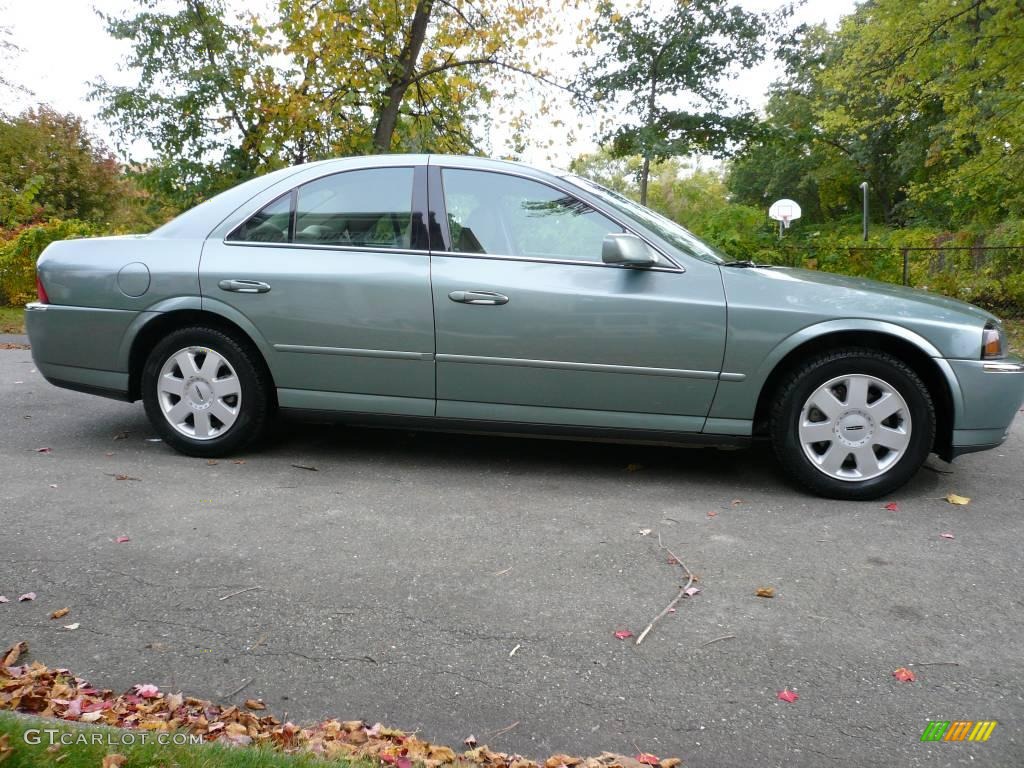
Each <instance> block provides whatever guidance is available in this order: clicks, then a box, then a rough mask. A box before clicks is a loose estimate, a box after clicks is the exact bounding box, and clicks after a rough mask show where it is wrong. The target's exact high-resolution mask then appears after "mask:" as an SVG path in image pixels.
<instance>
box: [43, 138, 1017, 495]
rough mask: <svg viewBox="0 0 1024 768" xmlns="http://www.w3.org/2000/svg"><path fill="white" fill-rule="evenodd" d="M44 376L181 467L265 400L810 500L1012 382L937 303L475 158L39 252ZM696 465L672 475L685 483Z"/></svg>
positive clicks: (216, 208)
mask: <svg viewBox="0 0 1024 768" xmlns="http://www.w3.org/2000/svg"><path fill="white" fill-rule="evenodd" d="M38 277H39V301H38V302H36V303H32V304H30V305H29V306H28V312H27V313H26V316H27V325H28V334H29V337H30V339H31V343H32V354H33V357H34V358H35V362H36V364H37V366H38V368H39V370H40V371H41V372H42V374H43V375H44V376H45V377H46V378H47V379H48V380H49V381H50V382H52V383H53V384H56V385H58V386H62V387H68V388H70V389H76V390H81V391H84V392H90V393H93V394H100V395H106V396H110V397H116V398H120V399H125V400H129V401H135V400H139V399H141V400H142V401H143V402H144V403H145V408H146V413H147V414H148V415H149V418H150V419H151V421H152V423H153V426H154V428H155V429H156V430H157V432H158V433H159V434H160V435H161V436H162V437H163V439H164V440H165V441H166V442H167V443H168V444H169V445H171V446H172V447H174V448H176V449H177V450H179V451H181V452H183V453H186V454H189V455H192V456H205V457H210V456H223V455H227V454H230V453H232V452H234V451H238V450H239V449H240V448H242V446H244V445H245V444H247V443H249V442H250V441H252V440H253V439H255V438H256V437H258V436H259V435H260V433H261V432H262V431H263V430H264V428H265V426H266V425H267V423H268V420H269V419H270V418H271V416H272V415H273V414H274V413H275V412H276V411H279V410H280V411H286V412H287V411H306V412H310V411H312V412H319V413H320V414H323V415H329V416H330V417H332V418H338V419H340V420H344V421H349V422H354V423H361V424H384V425H388V424H390V425H400V426H402V427H405V428H409V427H413V428H420V427H422V428H431V429H452V430H481V431H487V432H498V433H530V434H538V435H561V436H574V437H579V438H599V439H616V440H623V441H630V440H634V441H645V442H652V441H653V442H661V443H690V442H696V443H712V444H725V445H736V444H743V443H746V442H748V441H750V440H751V439H756V438H759V437H764V438H767V439H770V440H771V442H772V444H773V445H774V448H775V452H776V454H777V456H778V458H779V461H780V463H781V465H782V466H783V467H784V468H785V469H786V470H787V471H788V472H789V473H790V474H791V475H792V476H793V477H794V478H795V479H796V480H797V481H799V482H800V483H802V484H803V485H804V486H806V487H807V488H809V489H810V490H812V491H814V492H816V493H819V494H822V495H826V496H831V497H835V498H845V499H869V498H874V497H878V496H881V495H883V494H887V493H889V492H891V491H892V490H893V489H895V488H897V487H899V486H900V485H901V484H903V483H904V482H906V481H907V480H908V479H909V478H910V477H911V476H912V475H913V474H914V473H915V472H916V471H917V470H918V468H919V467H920V466H921V464H922V462H923V461H924V460H925V458H926V457H927V456H928V454H929V453H930V452H932V451H934V452H935V453H937V454H939V456H941V457H942V458H944V459H946V460H952V459H953V458H954V457H956V456H958V455H960V454H962V453H966V452H969V451H979V450H984V449H987V448H993V447H995V446H997V445H999V444H1000V443H1001V442H1002V441H1003V440H1004V439H1005V438H1006V435H1007V433H1008V430H1009V425H1010V423H1011V421H1012V420H1013V417H1014V415H1015V414H1016V412H1017V410H1018V408H1019V407H1020V405H1021V401H1022V399H1024V367H1022V365H1021V362H1020V361H1019V360H1017V359H1010V358H1008V357H1007V355H1006V342H1005V339H1004V336H1003V331H1002V328H1001V326H1000V323H999V321H998V320H997V319H996V318H995V317H993V316H992V315H990V314H989V313H987V312H985V311H983V310H981V309H978V308H976V307H973V306H970V305H968V304H964V303H962V302H959V301H955V300H953V299H949V298H944V297H942V296H935V295H932V294H929V293H924V292H921V291H915V290H910V289H905V288H900V287H896V286H892V285H884V284H881V283H874V282H869V281H866V280H856V279H850V278H844V277H838V276H835V275H831V274H824V273H820V272H810V271H803V270H797V269H785V268H778V267H771V268H769V267H764V266H760V265H754V264H751V263H749V262H737V261H729V260H728V259H727V258H725V257H723V256H721V255H720V254H719V253H717V252H716V251H715V250H714V249H713V248H711V247H710V246H708V245H706V244H704V243H702V242H701V241H700V240H698V239H697V238H696V237H694V236H693V235H692V234H690V233H689V232H687V231H686V230H685V229H683V228H682V227H680V226H678V225H677V224H675V223H673V222H671V221H669V220H667V219H665V218H663V217H661V216H659V215H657V214H655V213H653V212H652V211H649V210H647V209H646V208H643V207H641V206H639V205H637V204H635V203H633V202H631V201H629V200H627V199H625V198H623V197H621V196H619V195H618V194H616V193H614V192H611V191H609V190H607V189H604V188H602V187H600V186H598V185H597V184H594V183H593V182H590V181H587V180H585V179H582V178H578V177H576V176H572V175H556V174H551V173H546V172H542V171H539V170H534V169H531V168H528V167H525V166H522V165H517V164H513V163H506V162H498V161H492V160H484V159H480V158H470V157H442V156H436V155H432V156H426V155H394V156H377V157H363V158H350V159H342V160H330V161H325V162H320V163H312V164H309V165H303V166H298V167H294V168H288V169H285V170H281V171H277V172H275V173H271V174H269V175H267V176H264V177H262V178H259V179H255V180H253V181H249V182H246V183H244V184H241V185H240V186H238V187H235V188H234V189H231V190H229V191H227V192H225V193H223V194H221V195H218V196H217V197H215V198H213V199H211V200H209V201H207V202H205V203H203V204H202V205H199V206H197V207H196V208H194V209H192V210H190V211H188V212H187V213H185V214H183V215H181V216H179V217H178V218H177V219H175V220H174V221H172V222H170V223H169V224H166V225H165V226H163V227H160V228H159V229H157V230H156V231H155V232H153V233H151V234H149V235H145V236H136V237H109V238H97V239H89V240H74V241H64V242H58V243H54V244H53V245H51V246H50V247H49V248H47V249H46V252H45V253H43V255H42V256H41V257H40V258H39V263H38ZM680 471H685V470H682V469H681V470H680Z"/></svg>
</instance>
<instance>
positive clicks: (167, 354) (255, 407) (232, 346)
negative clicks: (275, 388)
mask: <svg viewBox="0 0 1024 768" xmlns="http://www.w3.org/2000/svg"><path fill="white" fill-rule="evenodd" d="M189 347H200V348H203V349H208V350H211V351H212V352H214V353H216V354H217V355H219V356H220V357H221V358H223V359H224V361H226V362H227V363H228V364H229V365H230V367H231V368H233V369H234V373H235V375H236V376H237V379H238V386H239V388H240V395H239V401H238V407H237V415H236V416H235V420H234V422H233V423H232V424H231V425H230V426H229V427H226V428H225V427H223V425H221V427H220V429H221V430H222V434H217V435H216V436H213V437H208V438H207V439H196V438H194V437H189V436H188V435H186V434H182V432H181V431H179V430H178V429H176V428H175V427H174V426H172V424H171V422H170V421H169V419H168V418H167V417H165V416H164V411H163V407H162V406H161V401H160V394H159V391H158V379H159V377H160V372H161V370H162V368H163V367H164V364H165V363H167V362H168V361H169V359H170V358H171V357H173V356H174V354H175V353H176V352H178V351H180V350H183V349H186V348H189ZM197 359H201V358H197ZM179 370H180V369H179ZM224 370H225V371H226V370H227V369H226V368H225V369H224ZM264 370H265V369H264V366H263V364H262V360H261V359H260V358H259V353H258V352H257V351H256V350H255V349H253V348H252V346H251V344H250V343H249V342H248V341H247V340H240V339H237V338H235V337H234V336H232V335H230V334H228V333H225V332H224V331H221V330H218V329H215V328H206V327H203V326H196V327H190V328H180V329H178V330H176V331H173V332H172V333H170V334H168V335H167V336H166V337H165V338H164V339H163V340H161V341H160V343H159V344H157V345H156V346H155V347H154V348H153V350H152V351H151V352H150V354H149V357H148V358H147V359H146V364H145V366H144V367H143V369H142V401H143V403H144V404H145V407H146V415H147V416H148V417H149V421H150V423H151V424H152V425H153V428H154V429H155V430H156V432H157V434H159V435H160V437H161V438H162V439H163V441H164V442H165V443H167V444H168V445H169V446H171V447H172V448H174V449H175V450H176V451H179V452H180V453H184V454H186V455H187V456H198V457H201V458H215V457H220V456H228V455H230V454H232V453H234V452H235V451H238V450H240V449H241V448H243V447H245V446H246V445H248V444H249V443H251V442H253V441H254V440H256V439H257V438H258V437H259V436H260V435H261V434H262V433H263V431H264V429H265V428H266V425H267V422H268V421H269V419H270V413H271V405H272V401H271V392H272V384H271V382H270V380H269V376H268V375H267V374H266V373H265V372H264ZM225 419H227V417H225ZM214 421H216V420H215V419H214ZM193 423H194V422H193ZM214 429H216V427H214ZM196 431H197V432H198V430H196Z"/></svg>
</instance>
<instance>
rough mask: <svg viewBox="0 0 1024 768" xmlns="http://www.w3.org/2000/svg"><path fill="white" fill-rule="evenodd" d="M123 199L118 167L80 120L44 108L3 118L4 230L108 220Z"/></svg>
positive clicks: (0, 211)
mask: <svg viewBox="0 0 1024 768" xmlns="http://www.w3.org/2000/svg"><path fill="white" fill-rule="evenodd" d="M125 197H126V185H125V184H124V182H123V180H122V178H121V169H120V167H119V166H118V164H117V162H116V161H115V160H114V158H113V156H112V155H111V154H110V152H109V151H108V150H107V149H106V147H104V146H103V145H102V143H100V142H99V141H97V140H96V139H95V138H94V137H93V136H91V135H90V134H89V132H88V131H87V130H86V129H85V127H84V125H83V124H82V120H81V119H80V118H78V117H76V116H75V115H71V114H61V113H59V112H57V111H55V110H53V109H51V108H49V107H46V106H40V107H38V108H35V109H29V110H27V111H25V112H23V113H22V114H20V115H18V116H17V117H13V118H5V117H2V116H0V229H2V228H10V227H17V226H20V225H23V224H27V223H29V222H33V221H38V220H41V219H45V218H69V217H76V218H81V219H86V220H89V221H97V222H99V221H109V220H110V219H111V218H113V217H114V216H115V215H116V214H117V213H118V212H119V210H120V208H121V207H122V205H123V204H124V202H125Z"/></svg>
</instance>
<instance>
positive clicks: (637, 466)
mask: <svg viewBox="0 0 1024 768" xmlns="http://www.w3.org/2000/svg"><path fill="white" fill-rule="evenodd" d="M643 468H644V465H643V464H627V465H626V471H627V472H636V471H637V470H640V469H643Z"/></svg>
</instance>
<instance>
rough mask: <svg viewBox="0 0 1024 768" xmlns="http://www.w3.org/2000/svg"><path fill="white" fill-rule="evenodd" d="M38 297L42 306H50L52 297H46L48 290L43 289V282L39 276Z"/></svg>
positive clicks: (37, 279)
mask: <svg viewBox="0 0 1024 768" xmlns="http://www.w3.org/2000/svg"><path fill="white" fill-rule="evenodd" d="M36 296H38V297H39V303H40V304H49V303H50V297H49V296H47V295H46V289H45V288H44V287H43V281H42V280H40V279H39V275H38V274H37V275H36Z"/></svg>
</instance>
